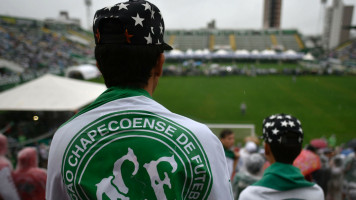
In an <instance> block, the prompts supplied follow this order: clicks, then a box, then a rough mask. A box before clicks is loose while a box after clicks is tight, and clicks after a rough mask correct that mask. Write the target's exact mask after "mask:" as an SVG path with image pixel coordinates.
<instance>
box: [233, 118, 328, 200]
mask: <svg viewBox="0 0 356 200" xmlns="http://www.w3.org/2000/svg"><path fill="white" fill-rule="evenodd" d="M303 135H304V133H303V130H302V127H301V123H300V121H299V120H298V119H296V118H295V117H292V116H290V115H285V114H277V115H272V116H270V117H267V118H266V119H265V120H264V121H263V139H264V141H265V146H264V147H265V155H266V158H267V160H268V161H269V162H270V163H271V166H269V167H268V168H267V169H266V170H265V172H264V174H263V177H262V179H261V180H259V181H258V182H256V183H254V184H253V185H252V186H249V187H247V188H246V189H245V190H244V191H242V193H241V195H240V198H239V199H241V200H250V199H251V200H256V199H271V200H272V199H273V200H274V199H304V200H323V199H324V194H323V191H322V189H321V188H320V187H319V186H318V185H316V184H314V183H311V182H308V181H306V180H305V179H304V176H303V175H302V174H301V172H300V170H299V169H298V168H296V167H294V166H293V161H294V159H295V158H296V157H297V156H298V155H299V153H300V152H301V149H302V142H303Z"/></svg>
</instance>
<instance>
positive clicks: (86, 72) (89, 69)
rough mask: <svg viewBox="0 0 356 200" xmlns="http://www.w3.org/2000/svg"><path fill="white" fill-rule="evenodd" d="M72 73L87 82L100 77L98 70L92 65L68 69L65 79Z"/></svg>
mask: <svg viewBox="0 0 356 200" xmlns="http://www.w3.org/2000/svg"><path fill="white" fill-rule="evenodd" d="M73 72H78V73H80V74H81V75H82V76H83V78H84V80H89V79H92V78H97V77H99V76H100V71H99V70H98V68H97V67H96V66H94V65H89V64H86V65H79V66H73V67H69V68H68V69H67V70H66V77H70V74H71V73H73Z"/></svg>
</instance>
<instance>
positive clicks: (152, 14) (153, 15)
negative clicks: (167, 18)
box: [151, 9, 155, 19]
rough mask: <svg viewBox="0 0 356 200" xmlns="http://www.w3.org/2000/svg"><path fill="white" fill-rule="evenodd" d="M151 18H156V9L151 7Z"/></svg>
mask: <svg viewBox="0 0 356 200" xmlns="http://www.w3.org/2000/svg"><path fill="white" fill-rule="evenodd" d="M151 18H152V19H155V11H154V10H153V9H151Z"/></svg>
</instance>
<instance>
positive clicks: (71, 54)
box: [0, 18, 93, 76]
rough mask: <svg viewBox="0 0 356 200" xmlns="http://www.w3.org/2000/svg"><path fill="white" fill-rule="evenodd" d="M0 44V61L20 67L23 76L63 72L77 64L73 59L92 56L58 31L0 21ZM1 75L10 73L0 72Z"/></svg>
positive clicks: (89, 49) (80, 45)
mask: <svg viewBox="0 0 356 200" xmlns="http://www.w3.org/2000/svg"><path fill="white" fill-rule="evenodd" d="M33 23H35V22H33ZM0 42H1V45H0V58H1V59H5V60H8V61H12V62H14V63H16V64H18V65H20V66H21V67H23V68H24V69H25V72H27V73H30V72H32V73H33V72H34V71H35V72H38V71H41V70H42V71H45V72H48V71H51V70H63V69H64V68H66V67H68V66H72V65H74V64H77V63H78V61H77V59H76V58H78V57H84V58H86V57H92V54H93V53H92V51H91V48H88V47H87V46H85V45H83V44H80V43H78V42H74V41H71V40H69V39H67V38H66V37H65V35H64V34H61V33H60V32H58V31H51V30H50V29H47V28H45V26H43V27H41V26H38V25H36V24H21V23H17V21H15V22H13V21H10V22H8V21H6V20H3V19H2V18H0ZM1 75H2V76H4V75H10V74H8V71H1Z"/></svg>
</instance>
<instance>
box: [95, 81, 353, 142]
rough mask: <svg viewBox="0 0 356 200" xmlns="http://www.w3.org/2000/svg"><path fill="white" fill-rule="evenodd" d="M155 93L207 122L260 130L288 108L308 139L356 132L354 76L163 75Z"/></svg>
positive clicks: (344, 137)
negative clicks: (243, 110) (242, 110)
mask: <svg viewBox="0 0 356 200" xmlns="http://www.w3.org/2000/svg"><path fill="white" fill-rule="evenodd" d="M99 82H102V80H101V81H99ZM153 98H154V99H155V100H157V101H158V102H159V103H161V104H162V105H164V106H165V107H167V108H168V109H169V110H171V111H172V112H175V113H178V114H181V115H184V116H187V117H190V118H193V119H195V120H197V121H200V122H203V123H234V124H239V123H248V124H254V125H255V127H256V134H257V135H261V134H262V128H261V126H262V125H261V124H262V120H263V119H264V118H265V117H267V116H269V115H271V114H275V113H286V114H292V115H294V116H296V117H297V118H299V119H300V120H301V121H302V126H303V130H304V132H305V143H304V144H306V143H307V142H309V141H310V140H311V139H313V138H320V137H326V138H328V137H330V136H331V135H332V134H335V136H336V138H337V143H338V144H341V143H345V142H347V141H349V140H350V139H352V138H356V77H352V76H300V77H297V78H296V81H295V82H294V81H293V80H292V77H291V76H258V77H246V76H227V77H203V76H201V77H162V78H161V79H160V82H159V85H158V87H157V90H156V92H155V93H154V95H153ZM242 102H245V104H246V105H247V110H246V115H245V116H243V115H241V113H240V104H241V103H242ZM237 134H238V133H237Z"/></svg>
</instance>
